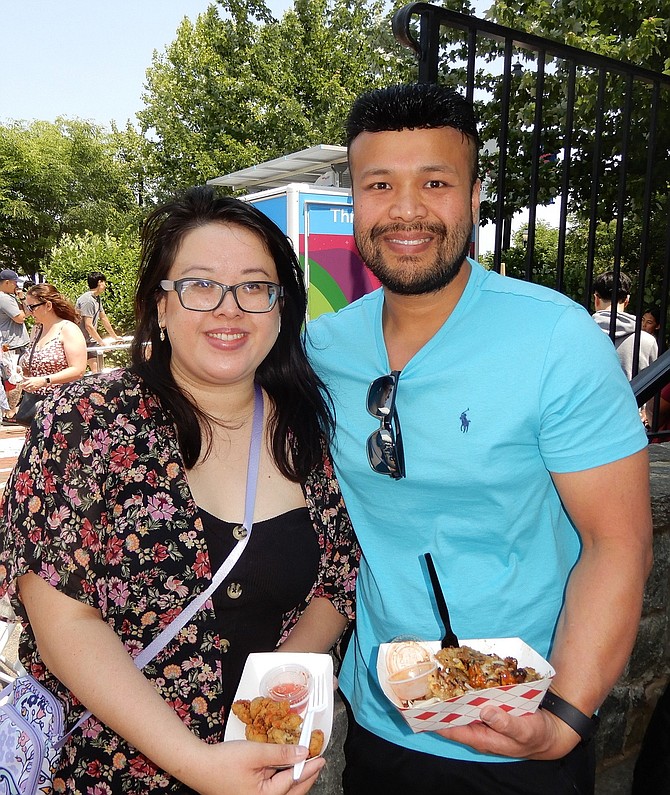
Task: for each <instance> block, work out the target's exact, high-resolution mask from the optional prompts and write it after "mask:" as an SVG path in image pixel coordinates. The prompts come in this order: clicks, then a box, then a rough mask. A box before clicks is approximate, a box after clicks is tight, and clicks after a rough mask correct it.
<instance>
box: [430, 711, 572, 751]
mask: <svg viewBox="0 0 670 795" xmlns="http://www.w3.org/2000/svg"><path fill="white" fill-rule="evenodd" d="M479 717H480V718H481V723H479V722H478V723H471V724H469V725H468V726H454V727H453V728H451V729H442V730H440V731H439V732H437V733H438V734H440V735H441V736H442V737H445V738H446V739H447V740H453V741H454V742H457V743H461V744H463V745H469V746H471V747H472V748H474V749H475V750H476V751H481V752H482V753H485V754H496V755H497V756H509V757H513V758H518V759H560V758H561V757H563V756H565V755H566V754H568V753H570V751H572V749H573V748H574V747H575V746H576V745H577V743H578V742H579V739H580V738H579V735H578V734H577V733H576V732H574V731H573V730H572V729H571V728H570V727H569V726H568V725H567V724H566V723H563V721H562V720H561V719H560V718H557V717H556V716H555V715H552V714H551V713H550V712H547V711H546V710H543V709H538V710H537V712H535V713H533V714H532V715H522V716H520V717H513V716H512V715H510V714H509V713H507V712H505V711H504V710H502V709H500V708H499V707H484V709H482V711H481V713H480V715H479Z"/></svg>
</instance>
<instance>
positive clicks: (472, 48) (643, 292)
mask: <svg viewBox="0 0 670 795" xmlns="http://www.w3.org/2000/svg"><path fill="white" fill-rule="evenodd" d="M393 32H394V35H395V37H396V39H397V40H398V41H399V42H400V43H402V44H403V45H405V46H407V47H409V48H410V49H412V50H413V51H414V52H415V54H416V56H417V58H418V79H419V81H420V82H436V81H439V82H443V83H448V84H452V85H454V86H455V87H457V88H459V89H460V90H462V91H464V92H465V94H466V96H467V97H468V99H470V100H471V101H473V102H474V103H475V106H476V107H477V109H478V112H479V116H480V134H481V137H482V140H483V142H484V145H483V147H482V156H481V161H480V173H481V174H482V197H483V201H482V209H481V217H480V225H481V227H480V228H481V231H482V232H483V231H485V230H487V228H488V229H491V226H490V225H492V226H493V230H494V232H493V245H492V252H491V253H490V254H489V255H487V256H488V262H487V264H488V265H489V266H490V267H493V268H494V269H495V270H498V271H502V272H505V273H507V275H511V276H517V277H519V278H523V279H526V280H529V281H536V282H539V283H543V284H547V285H548V286H551V287H554V288H555V289H557V290H560V291H561V292H564V293H566V294H568V295H570V296H571V297H572V298H574V299H575V300H576V301H578V302H579V303H581V304H583V305H584V306H585V307H587V308H590V303H591V298H592V284H593V279H594V273H595V274H597V273H598V272H602V271H603V270H612V271H614V275H615V278H616V277H618V274H619V273H620V272H621V271H622V270H623V271H625V272H626V273H627V274H628V275H629V276H630V277H631V279H632V281H633V285H634V287H633V290H632V293H631V302H630V306H629V309H628V311H629V312H631V313H633V314H635V315H636V317H637V319H638V320H637V330H636V338H635V349H634V354H633V359H634V362H635V365H634V367H635V369H634V373H635V372H636V371H637V359H638V353H639V344H640V320H641V317H642V314H643V313H644V312H645V311H646V309H648V308H650V307H652V306H654V307H658V308H659V309H660V317H661V327H660V330H659V332H658V344H659V351H660V352H661V353H662V352H663V351H665V350H666V348H667V333H668V330H670V325H669V323H668V310H669V306H668V293H669V289H670V211H669V206H668V205H669V199H668V185H669V184H670V77H668V76H667V75H663V74H659V73H656V72H652V71H649V70H647V69H642V68H640V67H637V66H635V65H633V64H629V63H624V62H621V61H616V60H613V59H611V58H607V57H604V56H601V55H597V54H595V53H591V52H587V51H584V50H580V49H577V48H575V47H570V46H567V45H564V44H561V43H559V42H556V41H553V40H549V39H544V38H540V37H538V36H534V35H531V34H528V33H524V32H521V31H517V30H512V29H510V28H506V27H502V26H500V25H496V24H494V23H492V22H488V21H486V20H481V19H478V18H476V17H474V16H469V15H466V14H460V13H457V12H455V11H449V10H447V9H445V8H441V7H438V6H434V5H431V4H429V3H421V2H417V3H410V4H409V5H407V6H404V7H403V8H401V9H400V10H399V11H398V12H396V14H395V16H394V19H393ZM544 218H549V219H550V220H548V221H547V220H543V219H544ZM515 226H516V232H515ZM614 308H615V307H614ZM610 333H611V335H612V337H613V338H614V318H613V319H612V324H611V328H610ZM661 359H662V361H661V362H660V364H659V365H657V367H656V368H655V370H654V373H655V375H654V379H653V382H652V385H651V388H650V386H649V384H648V383H647V382H648V380H649V379H648V378H647V381H646V382H645V394H646V395H648V394H649V393H650V392H651V393H653V392H654V391H658V388H660V386H662V385H663V384H664V383H665V382H667V381H668V380H670V357H669V356H668V355H667V354H666V355H664V356H662V357H661ZM633 385H634V388H635V379H634V381H633ZM645 399H646V398H645ZM638 400H639V402H640V403H642V402H643V399H642V397H641V395H638Z"/></svg>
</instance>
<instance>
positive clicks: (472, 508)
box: [308, 262, 647, 761]
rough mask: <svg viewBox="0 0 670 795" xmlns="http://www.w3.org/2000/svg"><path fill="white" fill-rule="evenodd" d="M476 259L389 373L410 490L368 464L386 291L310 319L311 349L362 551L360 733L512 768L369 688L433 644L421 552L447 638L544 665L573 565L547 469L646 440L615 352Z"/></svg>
mask: <svg viewBox="0 0 670 795" xmlns="http://www.w3.org/2000/svg"><path fill="white" fill-rule="evenodd" d="M470 264H471V268H472V270H471V274H470V277H469V280H468V283H467V286H466V288H465V291H464V293H463V295H462V296H461V299H460V300H459V302H458V304H457V306H456V308H455V309H454V311H453V313H452V314H451V316H450V317H449V318H448V319H447V321H446V322H445V324H444V325H443V326H442V328H441V329H440V330H439V331H438V332H437V333H436V334H435V335H434V337H433V338H432V339H431V340H430V341H429V342H428V343H427V344H426V345H425V346H424V347H423V348H422V349H421V350H420V351H419V352H418V353H417V354H416V355H415V356H414V357H413V358H412V359H411V360H410V361H409V362H408V363H407V365H406V366H405V368H404V369H403V370H402V373H401V374H400V378H399V381H398V388H397V397H396V407H397V411H398V416H399V419H400V424H401V428H402V435H403V441H404V450H405V463H406V471H407V476H406V478H404V479H402V480H392V479H391V478H389V477H385V476H382V475H379V474H376V473H375V472H373V471H372V469H371V468H370V466H369V464H368V461H367V454H366V440H367V438H368V436H369V435H370V434H371V433H372V432H373V431H375V430H376V429H377V428H379V420H376V419H375V418H374V417H372V416H370V414H368V412H367V409H366V395H367V390H368V387H369V385H370V383H371V381H373V380H374V379H375V378H377V377H378V376H380V375H384V374H386V373H388V372H389V371H390V367H389V361H388V356H387V353H386V348H385V345H384V339H383V335H382V325H381V313H382V307H383V291H382V290H378V291H376V292H374V293H371V294H369V295H366V296H364V297H363V298H361V299H360V300H359V301H357V302H355V303H353V304H351V305H349V306H348V307H346V308H344V309H342V310H341V311H340V312H338V313H337V314H334V315H325V316H322V317H320V318H318V319H317V320H315V321H314V322H312V323H310V324H309V326H308V350H309V355H310V357H311V360H312V362H313V363H314V366H315V368H316V369H317V371H318V372H319V374H320V375H321V377H322V378H323V380H324V382H325V383H326V385H327V386H328V388H329V389H330V391H331V394H332V396H333V398H334V401H335V407H336V413H337V432H336V439H335V444H334V447H333V457H334V461H335V465H336V470H337V476H338V478H339V480H340V484H341V487H342V492H343V495H344V498H345V501H346V504H347V507H348V510H349V513H350V515H351V519H352V521H353V525H354V528H355V530H356V534H357V535H358V538H359V540H360V544H361V548H362V553H363V557H362V561H361V569H360V574H359V579H358V587H357V630H356V636H355V638H354V640H353V641H352V643H351V645H350V647H349V650H348V653H347V655H346V658H345V661H344V664H343V667H342V670H341V672H340V686H341V688H342V690H343V692H344V694H345V695H346V697H347V699H348V700H349V701H350V703H351V705H352V707H353V710H354V713H355V715H356V718H357V720H358V722H359V723H360V724H361V725H362V726H364V727H365V728H366V729H368V730H369V731H372V732H374V733H375V734H377V735H378V736H380V737H383V738H384V739H386V740H389V741H390V742H393V743H396V744H398V745H402V746H406V747H408V748H413V749H416V750H419V751H423V752H426V753H432V754H437V755H443V756H447V757H451V758H456V759H466V760H483V761H509V759H504V760H503V759H501V758H497V757H491V756H484V755H481V754H479V753H478V752H475V751H473V750H471V749H469V748H467V747H465V746H461V745H458V744H456V743H452V742H450V741H448V740H445V739H443V738H442V737H440V736H438V735H436V734H432V733H429V732H425V733H421V734H413V733H412V732H411V730H410V729H409V728H408V727H407V725H406V724H405V722H404V721H403V719H402V718H401V717H400V715H399V714H398V712H397V710H396V709H395V707H393V705H392V704H391V703H390V702H389V701H388V700H387V699H386V697H385V696H384V695H383V693H382V692H381V690H380V688H379V686H378V681H377V674H376V658H377V650H378V647H379V644H380V643H383V642H387V641H389V640H391V639H392V638H394V637H396V636H398V635H406V634H411V635H415V636H418V637H421V638H424V639H427V640H435V639H438V638H440V637H441V636H442V633H443V628H442V625H441V623H440V619H439V616H438V613H437V609H436V606H435V603H434V599H433V597H432V596H431V589H430V585H429V581H428V579H427V573H426V570H425V565H424V563H423V554H424V553H425V552H431V553H432V556H433V558H434V560H435V563H436V567H437V570H438V574H439V577H440V580H441V583H442V585H443V588H444V591H445V595H446V599H447V603H448V605H449V610H450V613H451V619H452V624H453V627H454V631H455V632H456V634H457V635H458V636H459V637H461V638H478V637H512V636H519V637H521V638H522V639H523V640H524V641H525V642H526V643H528V644H529V645H531V646H532V647H533V648H534V649H536V651H538V652H539V653H540V654H542V655H543V656H545V657H547V656H549V654H550V652H551V646H552V640H553V636H554V632H555V629H556V625H557V621H558V617H559V613H560V611H561V607H562V605H563V598H564V592H565V586H566V582H567V580H568V577H569V575H570V571H571V569H572V567H573V566H574V565H575V563H576V561H577V560H578V558H579V553H580V540H579V536H578V534H577V532H576V530H575V528H574V526H573V525H572V523H571V522H570V519H569V518H568V516H567V515H566V513H565V512H564V510H563V508H562V506H561V502H560V500H559V497H558V494H557V492H556V489H555V488H554V485H553V481H552V479H551V476H550V472H557V473H561V472H573V471H579V470H584V469H589V468H591V467H596V466H600V465H603V464H607V463H610V462H612V461H615V460H617V459H620V458H623V457H625V456H628V455H632V454H633V453H636V452H638V451H639V450H641V449H642V448H644V447H645V446H646V444H647V439H646V434H645V432H644V428H643V426H642V423H641V421H640V418H639V415H638V411H637V406H636V403H635V400H634V397H633V394H632V390H631V388H630V385H629V383H628V382H627V380H626V378H625V376H624V375H623V373H622V371H621V367H620V366H619V361H618V359H617V356H616V352H615V349H614V346H613V345H612V343H611V341H610V340H609V338H608V337H607V336H606V335H605V334H603V333H602V331H601V330H600V329H599V328H598V326H597V325H596V324H595V323H594V322H593V320H592V319H591V317H590V316H589V314H588V313H587V312H586V310H585V309H584V308H583V307H581V306H579V305H577V304H575V303H574V302H573V301H571V300H570V299H569V298H567V297H565V296H564V295H562V294H560V293H558V292H556V291H554V290H550V289H548V288H544V287H540V286H538V285H533V284H529V283H527V282H522V281H518V280H516V279H512V278H507V277H503V276H500V275H499V274H496V273H494V272H489V271H486V270H485V269H484V268H482V267H481V266H480V265H479V264H477V263H475V262H471V263H470Z"/></svg>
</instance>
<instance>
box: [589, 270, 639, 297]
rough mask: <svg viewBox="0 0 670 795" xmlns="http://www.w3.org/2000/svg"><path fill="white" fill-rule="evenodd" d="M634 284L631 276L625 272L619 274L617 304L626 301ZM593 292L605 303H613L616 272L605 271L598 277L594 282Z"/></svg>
mask: <svg viewBox="0 0 670 795" xmlns="http://www.w3.org/2000/svg"><path fill="white" fill-rule="evenodd" d="M631 287H632V282H631V280H630V276H628V274H626V273H624V272H623V271H620V272H619V284H618V286H617V289H616V294H617V304H620V303H621V302H622V301H625V300H626V298H628V296H629V295H630V291H631ZM593 292H594V293H597V294H598V295H599V296H600V298H602V299H603V301H610V302H611V301H612V296H613V295H614V292H615V289H614V271H605V273H600V274H598V276H596V278H595V280H594V282H593Z"/></svg>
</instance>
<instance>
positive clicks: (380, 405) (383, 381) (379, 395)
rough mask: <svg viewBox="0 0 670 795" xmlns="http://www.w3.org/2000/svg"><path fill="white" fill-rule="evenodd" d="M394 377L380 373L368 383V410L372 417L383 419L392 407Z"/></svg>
mask: <svg viewBox="0 0 670 795" xmlns="http://www.w3.org/2000/svg"><path fill="white" fill-rule="evenodd" d="M395 385H396V379H395V376H394V375H382V376H381V377H380V378H375V380H374V381H373V382H372V383H371V384H370V388H369V389H368V411H369V412H370V414H372V416H373V417H377V418H378V419H380V420H381V419H384V417H388V416H389V415H390V413H391V411H392V409H393V393H394V391H395Z"/></svg>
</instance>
